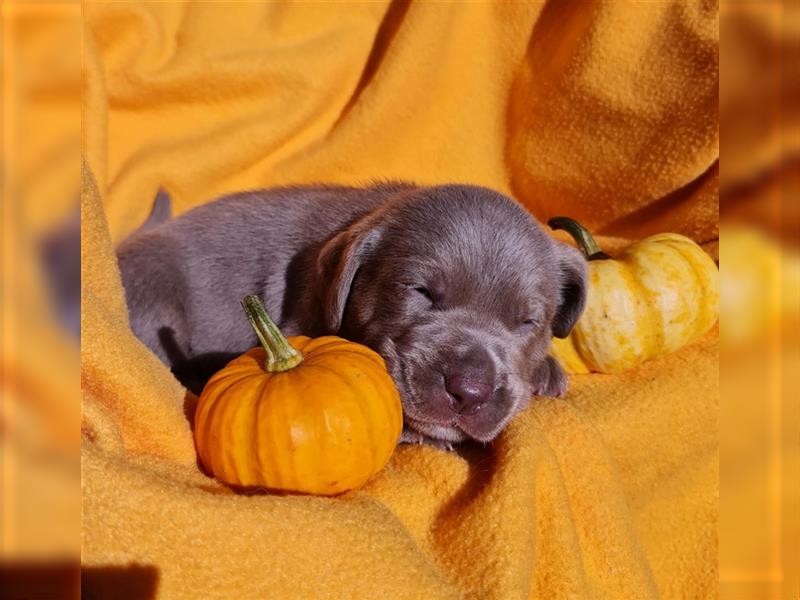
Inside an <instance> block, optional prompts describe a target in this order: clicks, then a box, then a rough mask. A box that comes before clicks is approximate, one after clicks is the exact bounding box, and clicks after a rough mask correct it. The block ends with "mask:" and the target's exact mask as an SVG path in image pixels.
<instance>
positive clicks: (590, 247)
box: [547, 217, 611, 260]
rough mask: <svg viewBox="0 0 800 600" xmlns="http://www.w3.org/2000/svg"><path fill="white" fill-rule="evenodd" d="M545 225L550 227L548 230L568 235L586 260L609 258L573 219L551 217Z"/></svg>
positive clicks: (590, 235)
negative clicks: (560, 231) (563, 232)
mask: <svg viewBox="0 0 800 600" xmlns="http://www.w3.org/2000/svg"><path fill="white" fill-rule="evenodd" d="M547 224H548V225H549V226H550V229H563V230H564V231H566V232H567V233H568V234H570V235H571V236H572V239H574V240H575V242H576V243H577V244H578V248H580V249H581V252H583V255H584V256H585V257H586V260H602V259H605V258H611V257H610V256H609V255H608V254H606V253H605V252H603V251H602V250H600V246H598V245H597V242H596V241H595V240H594V238H593V237H592V234H591V233H589V230H588V229H586V227H584V226H583V225H581V224H580V223H578V222H577V221H576V220H575V219H570V218H569V217H553V218H552V219H550V220H549V221H547Z"/></svg>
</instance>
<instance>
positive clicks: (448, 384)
mask: <svg viewBox="0 0 800 600" xmlns="http://www.w3.org/2000/svg"><path fill="white" fill-rule="evenodd" d="M169 212H170V207H169V198H168V197H167V196H166V194H165V193H163V192H161V193H160V194H159V196H158V197H157V199H156V202H155V204H154V207H153V212H152V214H151V217H150V218H149V219H148V221H147V222H146V223H145V224H144V225H143V226H142V227H141V228H140V229H139V230H137V231H136V232H134V234H132V235H131V236H130V237H129V238H127V239H126V240H124V241H123V243H122V244H121V245H120V247H119V248H118V252H117V254H118V258H119V264H120V269H121V272H122V279H123V283H124V286H125V291H126V296H127V302H128V310H129V313H130V320H131V327H132V328H133V331H134V333H135V334H136V335H137V336H138V337H139V338H140V339H141V340H142V341H143V342H144V343H145V344H146V345H147V346H148V347H149V348H150V349H151V350H152V351H153V352H155V353H156V354H157V355H158V356H159V358H160V359H161V360H162V361H164V362H165V363H166V364H168V365H169V366H170V367H171V368H172V369H173V371H174V372H175V373H176V375H177V376H178V377H179V378H180V379H181V380H182V381H184V383H186V384H187V385H189V386H190V387H192V388H194V389H196V390H197V389H200V388H201V387H202V385H203V383H204V382H205V380H206V379H207V378H208V376H210V374H211V373H212V372H213V371H214V370H216V369H218V368H221V367H222V366H223V365H224V364H225V362H226V361H227V360H229V359H230V358H232V357H233V356H235V355H237V354H239V353H241V352H243V351H245V350H247V349H249V348H251V347H253V346H255V345H256V343H257V340H256V338H255V336H254V334H253V332H252V331H251V330H250V325H249V323H248V321H247V319H245V318H244V317H243V314H242V312H241V307H240V304H239V303H240V300H241V299H242V297H243V296H245V295H246V294H251V293H253V294H257V295H259V296H260V297H261V298H262V299H263V301H264V304H265V306H266V308H267V310H268V311H269V313H270V315H272V317H273V318H274V319H275V320H276V322H278V323H279V324H280V326H281V328H282V329H283V331H284V332H285V333H286V334H287V335H297V334H304V335H309V336H312V337H313V336H319V335H325V334H338V335H341V336H343V337H345V338H348V339H351V340H354V341H357V342H360V343H363V344H366V345H367V346H370V347H372V348H373V349H375V350H376V351H377V352H379V353H380V354H381V355H382V356H383V357H384V358H385V359H386V362H387V367H388V368H389V371H390V373H391V374H392V377H393V378H394V380H395V382H396V383H397V386H398V389H399V390H400V394H401V397H402V400H403V409H404V415H405V424H406V428H405V431H404V434H403V440H405V441H429V442H432V443H437V444H440V445H450V444H452V443H454V442H459V441H461V440H464V439H469V438H471V439H475V440H478V441H481V442H487V441H490V440H491V439H493V438H494V437H495V436H496V435H497V434H498V433H499V432H500V431H501V430H502V428H503V427H504V426H505V425H506V424H507V423H508V421H509V420H510V419H511V418H512V417H513V416H514V414H516V413H517V412H518V411H519V410H520V409H521V408H522V407H524V406H525V405H526V404H527V402H528V401H529V399H530V398H531V396H532V395H560V394H562V393H564V391H565V390H566V385H567V380H566V377H565V375H564V372H563V371H562V369H561V367H560V366H559V365H558V363H557V362H556V361H555V360H553V359H552V358H549V357H548V356H547V349H548V345H549V341H550V338H551V336H552V335H556V336H558V337H565V336H566V335H568V334H569V332H570V330H571V328H572V326H573V325H574V324H575V321H576V320H577V318H578V316H579V315H580V313H581V311H582V310H583V305H584V302H585V298H586V270H585V264H584V260H583V258H582V257H581V256H580V254H579V253H578V252H577V251H576V250H574V249H573V248H570V247H569V246H567V245H565V244H561V243H560V242H557V241H555V240H553V239H552V238H551V237H550V236H548V235H547V234H546V233H545V232H544V231H543V230H542V228H541V227H540V226H539V224H538V223H537V222H536V221H535V220H534V219H533V218H532V217H531V215H530V214H529V213H528V212H527V211H525V210H524V209H523V208H522V207H521V206H520V205H519V204H518V203H516V202H515V201H514V200H512V199H510V198H508V197H506V196H504V195H502V194H500V193H498V192H495V191H492V190H489V189H486V188H482V187H477V186H467V185H445V186H435V187H419V186H414V185H409V184H402V183H387V184H378V185H373V186H370V187H364V188H352V187H336V186H317V187H291V188H279V189H272V190H260V191H254V192H247V193H241V194H235V195H232V196H228V197H224V198H221V199H219V200H217V201H214V202H211V203H208V204H205V205H202V206H200V207H197V208H195V209H193V210H190V211H188V212H187V213H185V214H183V215H182V216H180V217H178V218H175V219H170V218H169Z"/></svg>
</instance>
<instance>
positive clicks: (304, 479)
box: [194, 296, 403, 495]
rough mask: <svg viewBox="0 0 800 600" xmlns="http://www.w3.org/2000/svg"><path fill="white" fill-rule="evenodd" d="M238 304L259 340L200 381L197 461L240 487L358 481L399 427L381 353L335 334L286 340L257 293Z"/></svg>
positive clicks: (321, 489)
mask: <svg viewBox="0 0 800 600" xmlns="http://www.w3.org/2000/svg"><path fill="white" fill-rule="evenodd" d="M242 306H243V308H244V309H245V312H246V313H247V316H248V318H249V319H250V322H251V324H252V325H253V328H254V329H255V331H256V334H257V335H258V337H259V340H260V341H261V343H262V346H263V347H260V348H254V349H252V350H250V351H248V352H246V353H245V354H243V355H242V356H240V357H238V358H236V359H234V360H233V361H231V362H230V363H229V364H228V365H227V366H226V367H225V368H224V369H222V370H221V371H219V372H218V373H216V374H215V375H214V376H213V377H212V378H211V380H210V381H209V382H208V383H207V384H206V386H205V388H204V389H203V392H202V394H201V395H200V398H199V400H198V404H197V411H196V413H195V431H194V435H195V444H196V446H197V451H198V454H199V455H200V460H201V461H202V463H203V465H204V466H205V468H206V469H207V470H208V471H209V472H210V473H212V474H213V475H214V476H215V477H216V478H217V479H219V480H220V481H222V482H223V483H226V484H229V485H235V486H242V487H265V488H270V489H275V490H285V491H293V492H305V493H312V494H323V495H331V494H338V493H340V492H343V491H346V490H350V489H354V488H357V487H359V486H361V485H362V484H363V483H364V482H365V481H366V480H367V479H369V477H371V476H372V475H373V474H375V473H377V472H378V471H379V470H380V469H381V468H383V466H384V465H385V464H386V463H387V462H388V460H389V458H390V456H391V455H392V453H393V451H394V448H395V446H396V445H397V441H398V439H399V437H400V433H401V431H402V428H403V415H402V407H401V404H400V396H399V394H398V392H397V388H396V387H395V385H394V381H392V378H391V377H390V376H389V373H388V372H387V371H386V366H385V364H384V361H383V359H382V358H381V357H380V356H379V355H378V354H377V353H375V352H374V351H372V350H371V349H369V348H367V347H366V346H362V345H360V344H355V343H353V342H349V341H347V340H344V339H342V338H339V337H335V336H326V337H320V338H316V339H311V338H308V337H304V336H298V337H291V338H289V339H288V340H287V339H286V338H285V337H284V336H283V334H282V333H281V332H280V330H279V329H278V327H277V326H276V325H275V323H273V322H272V320H271V319H270V318H269V315H268V314H267V312H266V310H265V309H264V307H263V305H262V304H261V301H260V300H259V299H258V298H257V297H256V296H248V297H246V298H245V299H244V300H243V301H242Z"/></svg>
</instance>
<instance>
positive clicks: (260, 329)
mask: <svg viewBox="0 0 800 600" xmlns="http://www.w3.org/2000/svg"><path fill="white" fill-rule="evenodd" d="M242 308H243V309H244V312H245V314H246V315H247V318H248V319H249V320H250V325H252V326H253V330H254V331H255V332H256V335H257V336H258V339H259V340H261V345H262V346H264V350H265V351H266V353H267V360H266V361H265V362H264V368H265V369H266V370H267V371H269V372H270V373H277V372H280V371H288V370H289V369H293V368H295V367H296V366H297V365H299V364H300V363H301V362H303V355H302V353H301V352H300V351H299V350H296V349H295V348H293V347H292V346H291V344H289V340H287V339H286V338H285V337H284V335H283V334H282V333H281V330H280V329H278V326H277V325H275V322H274V321H273V320H272V319H270V318H269V315H268V314H267V310H266V309H265V308H264V305H263V304H262V303H261V299H260V298H259V297H258V296H253V295H250V296H245V297H244V299H243V300H242Z"/></svg>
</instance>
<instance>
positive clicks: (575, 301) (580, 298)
mask: <svg viewBox="0 0 800 600" xmlns="http://www.w3.org/2000/svg"><path fill="white" fill-rule="evenodd" d="M556 253H557V258H558V262H559V275H560V277H559V280H560V292H559V294H560V295H559V304H558V308H557V309H556V314H555V317H554V318H553V324H552V329H553V335H554V336H556V337H557V338H565V337H567V336H568V335H569V333H570V331H572V328H573V327H574V326H575V323H577V321H578V317H580V316H581V313H582V312H583V307H584V306H585V305H586V288H587V277H586V259H585V258H584V257H583V255H582V254H581V253H580V252H579V251H578V250H576V249H575V248H573V247H571V246H568V245H566V244H563V243H561V242H556Z"/></svg>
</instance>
